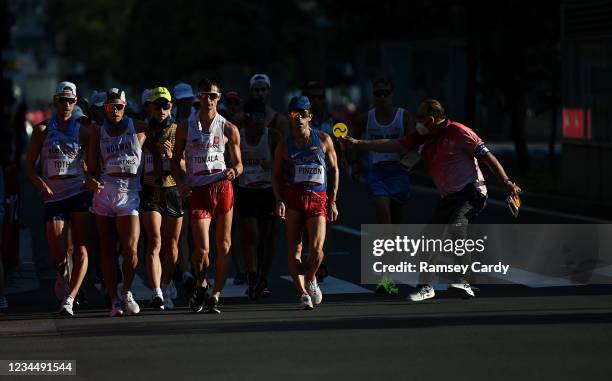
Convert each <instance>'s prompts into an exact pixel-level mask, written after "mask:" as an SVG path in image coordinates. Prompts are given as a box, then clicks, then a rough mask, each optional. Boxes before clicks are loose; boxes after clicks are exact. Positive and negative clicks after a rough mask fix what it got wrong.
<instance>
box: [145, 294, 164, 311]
mask: <svg viewBox="0 0 612 381" xmlns="http://www.w3.org/2000/svg"><path fill="white" fill-rule="evenodd" d="M164 299H165V298H164V296H163V295H157V294H156V293H153V296H151V303H149V305H150V306H151V308H154V309H157V310H163V309H164V305H165V303H164V301H165V300H164Z"/></svg>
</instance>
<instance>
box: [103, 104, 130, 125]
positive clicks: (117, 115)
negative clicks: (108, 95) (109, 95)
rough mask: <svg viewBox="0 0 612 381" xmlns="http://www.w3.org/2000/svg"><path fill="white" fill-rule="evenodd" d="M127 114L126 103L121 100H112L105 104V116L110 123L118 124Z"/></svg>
mask: <svg viewBox="0 0 612 381" xmlns="http://www.w3.org/2000/svg"><path fill="white" fill-rule="evenodd" d="M124 114H125V103H124V102H123V101H121V100H120V99H111V100H109V101H107V102H106V103H105V104H104V115H105V116H106V119H108V121H109V122H111V123H113V124H117V123H119V122H120V121H121V119H123V115H124Z"/></svg>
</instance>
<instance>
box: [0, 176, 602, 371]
mask: <svg viewBox="0 0 612 381" xmlns="http://www.w3.org/2000/svg"><path fill="white" fill-rule="evenodd" d="M341 189H342V192H341V196H340V198H339V208H340V213H341V219H340V220H339V221H338V222H337V223H336V224H335V226H336V228H334V229H332V230H331V236H330V238H329V244H328V249H327V252H328V254H329V255H328V257H327V263H328V267H329V270H330V274H331V277H332V278H328V279H326V280H325V282H323V284H322V289H323V292H324V294H325V297H324V302H323V304H322V305H320V306H319V307H317V308H316V309H315V310H313V311H300V310H298V309H297V306H298V299H297V297H296V295H295V291H294V289H293V286H292V284H291V283H290V282H289V281H287V280H286V279H284V278H282V277H281V276H286V275H287V274H288V273H287V270H286V258H285V253H286V250H285V248H284V246H283V242H284V241H283V240H282V234H283V231H282V226H280V225H279V228H280V229H279V230H280V231H279V239H278V245H279V247H278V253H277V256H276V260H275V264H274V271H273V273H274V276H273V277H272V278H271V285H270V287H271V289H272V295H271V296H270V297H269V298H267V299H264V300H260V301H257V302H250V301H248V300H247V299H246V298H245V297H243V296H242V290H243V288H242V287H238V286H233V285H232V284H231V282H230V283H229V284H228V286H227V289H228V293H227V294H228V295H229V297H225V298H222V311H223V313H222V314H221V315H218V316H217V315H207V314H193V313H191V312H189V311H188V310H187V308H186V303H187V296H186V295H181V296H180V297H179V300H178V301H177V306H178V307H179V308H177V309H176V310H174V311H167V312H155V311H152V310H150V309H148V308H143V311H142V313H141V315H140V316H134V317H125V318H116V319H111V318H109V317H107V316H108V310H107V309H106V308H104V306H103V299H102V296H101V295H100V294H99V292H98V291H97V289H96V287H95V286H94V284H93V279H91V278H88V282H87V285H86V291H87V295H88V299H89V301H88V303H87V304H86V305H85V306H84V307H83V308H82V309H81V310H80V311H78V313H77V316H76V317H75V318H60V317H58V316H56V314H55V311H56V310H57V308H58V302H57V300H55V298H54V296H53V291H52V286H53V277H52V276H50V275H49V274H50V272H49V269H48V268H47V266H46V265H45V264H44V263H45V256H46V249H45V245H44V235H42V236H41V231H42V229H41V226H40V221H41V217H40V215H41V214H42V212H41V210H40V205H39V204H38V203H37V201H36V199H35V198H33V197H32V192H31V189H29V190H28V187H27V185H26V186H25V187H24V192H25V193H24V194H25V196H24V197H26V198H29V199H28V203H27V205H28V208H27V210H24V213H23V214H24V216H25V217H24V221H23V222H24V225H26V227H28V228H29V230H28V233H27V235H26V236H29V237H31V240H32V242H30V247H31V251H32V257H33V260H34V262H35V263H36V267H35V273H36V278H37V279H36V282H37V283H36V287H30V288H27V287H22V288H21V289H20V288H19V287H16V286H15V285H13V289H14V290H21V291H20V292H13V293H11V294H9V296H8V299H9V304H10V306H11V310H10V313H9V314H6V315H0V359H13V360H16V359H74V360H76V364H77V365H76V369H77V372H76V373H77V376H76V378H78V379H84V380H108V379H111V377H112V378H115V377H125V378H127V379H130V380H140V379H142V380H145V379H146V380H151V379H194V378H201V379H213V380H217V379H220V380H224V379H231V380H234V379H258V380H259V379H281V378H282V379H288V378H290V379H310V380H312V379H313V378H314V379H317V378H318V379H332V378H334V379H349V378H350V379H367V380H372V379H374V380H379V379H383V378H391V377H394V378H395V377H398V378H399V379H421V378H428V379H441V378H443V377H444V378H450V379H454V380H468V379H469V380H480V379H483V380H484V379H487V380H491V379H493V380H517V379H526V380H545V379H555V380H576V379H584V380H609V379H610V378H611V377H612V363H611V362H610V361H609V358H610V357H611V356H610V355H611V354H612V288H611V287H608V286H597V287H596V286H581V287H555V288H531V287H528V286H526V285H489V286H481V287H480V288H479V289H478V290H477V292H478V294H477V298H475V299H472V300H468V301H465V300H461V299H457V298H454V297H452V296H451V295H448V293H447V292H445V291H444V290H441V291H438V295H437V297H436V298H435V299H432V300H428V301H426V302H424V303H422V304H412V303H408V302H406V301H405V299H404V297H405V296H406V295H407V294H408V293H409V292H410V291H411V290H412V288H411V287H410V286H408V285H401V286H400V294H401V296H397V297H391V296H379V295H376V294H375V293H373V292H372V289H373V287H372V286H364V285H360V283H359V274H360V273H359V268H360V263H359V235H358V233H357V231H358V230H359V228H360V224H361V223H362V222H373V221H374V213H373V210H372V206H371V203H370V201H369V199H368V198H367V192H366V190H365V187H364V186H363V185H362V184H359V183H354V182H350V180H348V179H346V178H343V183H342V187H341ZM413 189H414V190H413V197H412V199H411V201H410V202H409V203H408V204H407V205H406V206H405V209H404V213H405V218H404V220H405V222H407V223H413V222H414V223H417V222H425V221H427V219H428V217H429V216H430V215H431V211H432V209H433V207H434V205H435V203H436V198H437V196H436V195H435V191H433V190H432V189H431V188H428V187H427V185H426V184H422V185H419V186H417V187H415V188H413ZM37 208H39V209H37ZM574 221H575V220H574V217H572V216H568V215H562V214H558V213H556V214H555V213H552V214H551V213H548V212H546V211H538V210H535V209H533V210H524V211H522V212H521V215H520V217H519V220H518V222H519V223H565V222H574ZM480 222H483V223H510V222H512V218H511V217H510V215H509V213H508V211H507V210H506V208H505V206H504V205H503V204H501V203H496V202H492V203H490V204H489V206H488V207H487V209H486V210H485V212H484V213H483V215H482V216H481V220H480ZM41 240H42V241H41ZM51 274H52V272H51ZM139 276H140V277H141V279H146V277H145V275H144V271H143V269H142V267H141V268H140V270H139ZM13 282H17V283H19V282H26V281H25V280H14V279H13ZM28 282H32V280H30V281H28ZM30 284H33V283H30ZM136 296H137V297H138V299H148V298H149V295H148V294H146V293H145V294H144V295H143V291H140V293H139V291H136ZM141 306H143V307H146V302H144V301H143V302H142V303H141ZM0 378H1V379H5V378H6V379H10V377H8V376H7V377H3V376H0Z"/></svg>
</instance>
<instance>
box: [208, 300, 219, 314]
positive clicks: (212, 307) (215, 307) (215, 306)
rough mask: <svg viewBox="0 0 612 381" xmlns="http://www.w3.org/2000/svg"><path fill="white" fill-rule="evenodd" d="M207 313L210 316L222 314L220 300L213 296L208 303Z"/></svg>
mask: <svg viewBox="0 0 612 381" xmlns="http://www.w3.org/2000/svg"><path fill="white" fill-rule="evenodd" d="M206 313H209V314H220V313H221V310H220V309H219V299H217V298H216V297H215V296H211V297H210V298H208V301H207V302H206Z"/></svg>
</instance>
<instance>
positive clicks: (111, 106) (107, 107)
mask: <svg viewBox="0 0 612 381" xmlns="http://www.w3.org/2000/svg"><path fill="white" fill-rule="evenodd" d="M124 108H125V105H124V104H121V103H107V104H105V105H104V109H105V110H106V111H107V112H111V111H113V110H116V111H121V110H123V109H124Z"/></svg>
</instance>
